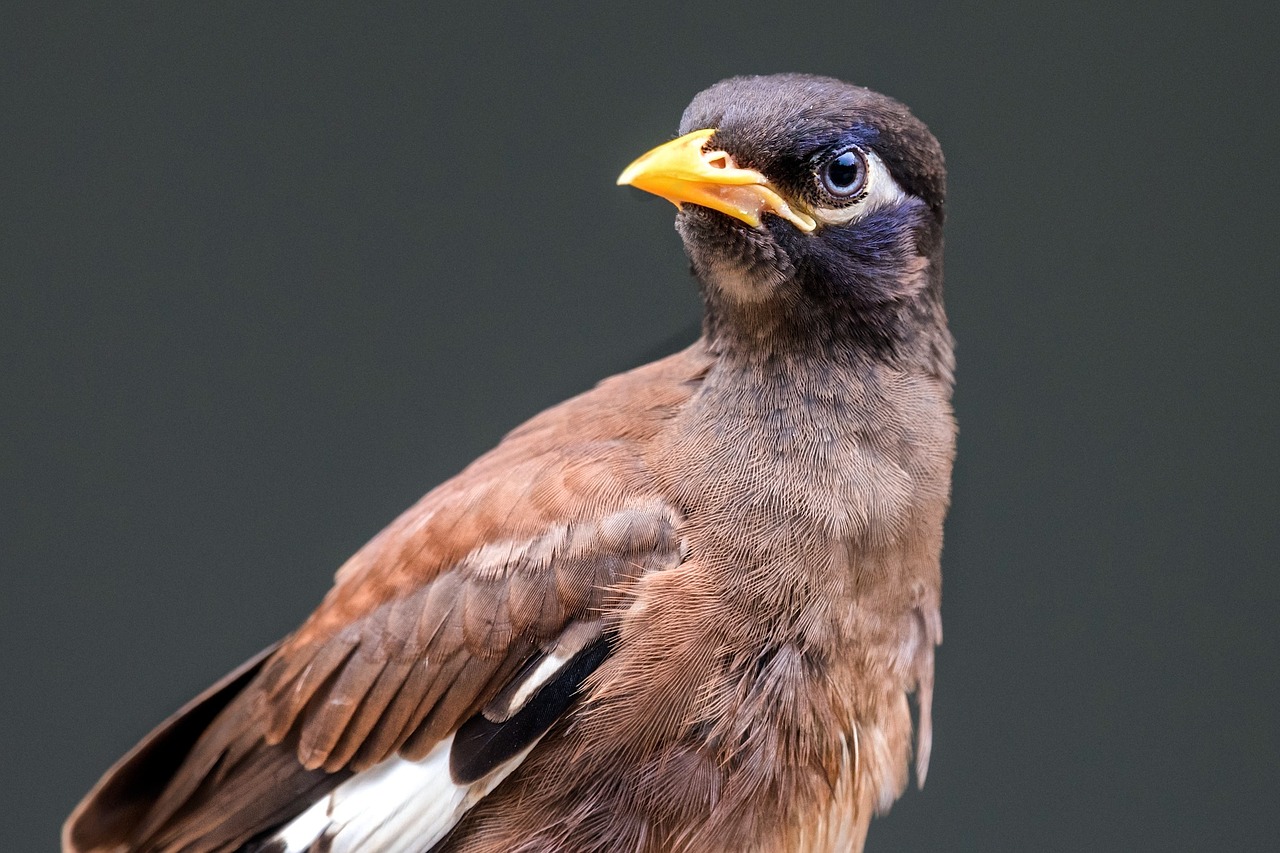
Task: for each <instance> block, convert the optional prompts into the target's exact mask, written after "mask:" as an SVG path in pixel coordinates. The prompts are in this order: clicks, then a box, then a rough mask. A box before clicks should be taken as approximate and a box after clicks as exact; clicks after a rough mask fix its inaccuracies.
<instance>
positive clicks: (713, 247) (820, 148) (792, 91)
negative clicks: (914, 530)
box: [618, 74, 950, 372]
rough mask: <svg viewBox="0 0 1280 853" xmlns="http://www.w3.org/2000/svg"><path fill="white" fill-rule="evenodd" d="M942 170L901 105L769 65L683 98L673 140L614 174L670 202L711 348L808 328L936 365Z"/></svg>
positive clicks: (756, 345) (933, 146)
mask: <svg viewBox="0 0 1280 853" xmlns="http://www.w3.org/2000/svg"><path fill="white" fill-rule="evenodd" d="M945 176H946V172H945V169H944V166H943V159H942V150H941V148H940V147H939V145H938V142H937V140H936V139H934V137H933V135H932V134H931V133H930V132H929V130H928V128H926V127H925V126H924V124H923V123H921V122H920V121H919V120H917V119H916V118H915V117H914V116H912V115H911V113H910V111H908V110H907V108H906V107H905V106H903V105H902V104H900V103H898V102H897V101H895V100H893V99H891V98H888V97H886V96H884V95H880V94H877V93H876V92H872V91H870V90H868V89H864V88H862V87H859V86H852V85H850V84H847V83H843V82H841V81H839V80H834V79H831V78H827V77H814V76H809V75H800V74H783V75H774V76H766V77H735V78H731V79H729V80H724V81H722V82H720V83H717V84H716V85H714V86H712V87H711V88H709V89H707V90H705V91H703V92H701V93H699V94H698V95H697V96H696V97H695V98H694V99H693V102H692V103H691V104H690V105H689V107H688V109H686V110H685V113H684V117H683V119H682V121H681V123H680V135H679V136H678V138H676V139H674V140H672V141H670V142H667V143H665V144H663V145H660V146H658V147H657V148H655V149H653V150H652V151H649V152H648V153H647V154H644V155H643V156H641V157H640V158H639V159H637V160H636V161H635V162H634V163H632V164H631V165H630V166H628V167H627V169H626V170H625V171H624V172H623V173H622V175H621V176H620V177H619V178H618V183H619V184H630V185H632V186H635V187H637V188H639V189H643V190H647V191H649V192H652V193H655V194H657V195H659V196H662V197H663V198H666V199H668V200H670V201H672V202H674V203H675V204H676V205H677V207H679V209H680V210H679V214H678V215H677V219H676V228H677V230H678V231H679V233H680V236H681V238H682V239H683V240H684V244H685V250H686V251H687V253H688V255H689V259H690V261H691V262H692V266H693V272H694V275H695V276H696V277H697V278H698V280H699V281H700V282H701V284H702V287H703V292H704V298H705V299H706V301H707V331H708V336H709V338H711V339H712V343H713V344H715V343H717V342H719V343H720V345H722V346H725V347H729V346H732V345H733V343H734V341H735V340H736V341H737V342H739V343H743V344H746V345H747V349H749V350H751V351H755V352H760V351H762V350H771V351H772V350H776V349H778V348H779V347H787V346H790V345H801V346H804V347H806V348H811V347H812V345H813V340H814V338H815V337H816V338H818V339H820V340H822V341H825V342H826V343H828V344H829V345H830V346H831V347H832V348H835V349H837V350H839V349H856V350H858V351H860V352H866V351H867V350H868V349H870V350H872V351H876V352H879V353H881V354H883V355H885V356H888V357H900V356H907V355H914V356H920V357H924V358H926V359H928V360H936V359H938V358H941V359H942V360H943V361H944V362H949V358H950V352H949V350H950V346H949V341H940V340H934V341H928V340H923V339H922V333H924V332H936V333H937V334H942V335H944V336H945V329H942V323H943V317H942V307H941V280H942V222H943V201H944V196H945V193H946V186H945ZM939 330H941V331H939ZM744 336H745V337H744ZM936 336H937V335H936V334H934V335H924V337H936ZM914 344H918V345H920V346H923V347H924V349H925V351H919V350H920V346H916V345H914ZM939 346H941V347H942V349H945V350H946V352H945V353H940V352H938V351H937V350H938V348H939ZM935 367H936V368H940V369H942V370H943V371H944V372H949V365H941V364H940V365H935Z"/></svg>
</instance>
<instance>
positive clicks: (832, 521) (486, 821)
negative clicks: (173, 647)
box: [62, 74, 957, 853]
mask: <svg viewBox="0 0 1280 853" xmlns="http://www.w3.org/2000/svg"><path fill="white" fill-rule="evenodd" d="M618 183H619V184H620V185H626V186H631V187H633V188H637V189H640V190H644V191H646V192H649V193H652V194H654V195H657V196H659V197H661V198H664V199H666V200H668V201H670V202H673V203H674V204H675V205H676V208H677V210H676V214H675V224H676V231H677V232H678V234H679V237H680V238H681V241H682V242H683V246H684V249H685V252H686V254H687V256H688V260H689V264H690V270H691V272H692V277H693V279H694V280H695V281H696V284H697V287H698V289H699V292H700V294H701V297H702V301H703V306H704V317H703V324H702V331H701V335H700V337H699V338H698V339H697V340H696V341H695V342H694V343H693V344H692V345H690V346H688V347H687V348H685V349H683V350H681V351H679V352H676V353H674V354H672V355H670V356H667V357H665V358H661V359H659V360H657V361H654V362H652V363H650V364H647V365H644V366H641V367H638V368H636V369H633V370H631V371H629V372H625V373H622V374H619V375H616V376H613V377H611V378H608V379H605V380H604V381H602V382H601V383H599V384H598V385H597V386H595V387H594V388H592V389H591V390H588V391H586V392H585V393H582V394H580V395H579V396H576V397H573V398H571V399H569V400H567V401H566V402H563V403H561V404H559V405H556V406H554V407H552V408H550V409H547V410H546V411H544V412H542V413H540V414H538V415H536V416H534V417H533V418H532V419H530V420H529V421H527V422H526V423H524V424H523V425H521V426H519V427H517V428H516V429H514V430H513V431H511V432H510V433H509V434H507V435H506V436H505V437H504V438H503V439H502V440H501V441H500V442H499V443H498V444H497V445H496V446H495V447H494V448H493V449H492V450H490V451H489V452H487V453H485V454H484V455H482V456H480V457H479V458H478V459H477V460H476V461H475V462H473V463H472V464H471V465H470V466H468V467H467V468H465V469H464V470H463V471H462V472H461V473H459V474H458V475H456V476H455V477H453V478H452V479H450V480H447V481H446V482H444V483H443V484H441V485H439V486H438V487H436V488H434V489H433V490H431V491H430V492H428V493H427V494H426V496H425V497H423V498H422V499H421V500H420V501H419V502H418V503H417V504H416V505H414V506H412V507H411V508H410V509H408V510H407V511H406V512H405V513H404V514H402V515H401V516H400V517H399V518H397V519H396V520H394V521H393V522H392V523H391V524H390V525H389V526H388V527H386V528H385V529H384V530H382V531H381V532H380V533H378V534H377V535H376V536H374V538H373V539H372V540H370V541H369V542H368V543H367V544H366V545H365V546H364V547H362V548H361V549H360V550H359V551H358V552H357V553H356V554H355V555H354V556H352V557H351V558H350V560H348V561H347V562H346V563H345V564H343V565H342V566H341V568H340V569H339V570H338V572H337V574H336V577H335V581H334V585H333V587H332V589H331V590H330V591H329V593H328V594H327V595H326V596H325V598H324V599H323V601H322V602H321V603H320V605H319V606H318V608H317V609H316V610H315V611H314V612H313V613H312V614H311V615H310V616H309V617H308V618H307V619H306V620H305V621H304V622H303V623H302V625H301V626H300V627H299V628H297V630H296V631H294V632H293V633H292V634H290V635H288V636H287V637H285V638H284V639H282V640H281V641H279V642H278V643H276V644H274V645H272V646H271V647H269V648H267V649H265V650H264V651H263V652H261V653H260V654H259V655H257V656H255V657H254V658H252V659H251V660H249V661H247V662H246V663H245V664H244V665H242V666H241V667H240V668H238V669H236V670H235V671H233V672H231V673H230V674H229V675H227V676H226V677H225V678H223V679H222V680H221V681H219V682H218V683H216V684H214V685H213V686H212V687H210V688H209V689H208V690H207V691H205V692H204V693H202V694H201V695H200V696H198V697H196V698H195V699H194V700H192V701H191V702H190V703H189V704H188V705H186V706H185V707H183V708H182V709H181V710H179V711H178V712H177V713H176V714H175V715H174V716H172V717H171V718H169V719H168V720H167V721H165V722H164V723H162V724H161V725H160V726H159V727H157V728H156V729H155V730H154V731H153V732H152V733H151V734H150V735H148V736H147V737H146V738H145V739H144V740H143V741H142V742H141V743H140V744H139V745H138V746H136V747H135V748H134V749H133V750H132V751H131V752H130V753H128V754H127V755H126V756H125V757H124V758H122V759H121V760H120V761H119V762H118V763H117V764H116V765H115V766H114V767H112V768H111V769H110V770H109V771H107V773H106V774H105V775H104V776H103V777H102V779H101V781H99V782H98V784H97V786H96V787H94V788H93V789H92V791H91V792H90V793H89V794H88V795H87V796H86V797H85V798H84V799H83V800H82V801H81V802H80V804H79V805H78V806H77V807H76V808H75V810H74V811H73V812H72V814H71V815H70V817H69V818H68V819H67V821H66V823H65V824H64V827H63V835H62V845H63V850H64V851H65V853H123V851H135V852H136V853H176V851H185V853H208V851H242V853H302V851H317V852H318V851H329V853H428V851H431V853H482V852H483V853H497V851H503V853H512V851H521V852H522V853H534V851H570V852H571V853H574V852H576V851H582V852H583V853H588V852H589V851H601V852H602V851H639V852H640V853H646V851H655V852H656V851H685V852H686V853H693V852H694V851H697V852H698V853H704V852H705V853H720V852H721V851H723V853H727V852H728V851H813V853H818V851H831V852H832V853H834V851H841V852H842V853H843V851H850V850H853V851H857V850H862V849H863V846H864V844H865V841H866V836H867V832H868V826H869V823H870V821H871V819H872V816H873V815H874V814H878V813H883V812H884V811H885V810H887V809H888V808H889V806H890V805H891V804H892V803H893V802H894V801H895V799H896V798H898V797H899V796H900V795H901V794H902V793H903V792H904V791H905V789H906V787H907V785H908V783H909V780H910V777H911V775H912V765H913V756H914V773H915V776H916V778H917V781H918V783H919V784H921V785H923V782H924V778H925V774H926V770H927V768H928V764H929V757H930V748H931V743H932V724H931V707H932V696H933V687H934V658H935V647H936V646H937V644H938V643H940V642H941V638H942V626H941V617H940V606H941V568H940V566H941V549H942V538H943V524H944V519H945V516H946V513H947V509H948V506H949V504H950V495H951V468H952V464H953V460H954V456H955V441H956V429H957V428H956V422H955V418H954V414H953V410H952V406H951V396H952V389H953V385H954V364H955V361H954V355H953V353H954V341H953V338H952V335H951V333H950V331H949V329H948V325H947V320H946V314H945V310H944V305H943V297H942V279H943V264H942V258H943V224H944V220H945V196H946V169H945V165H944V161H943V156H942V150H941V148H940V146H939V143H938V142H937V140H936V138H935V137H934V136H933V134H932V133H931V132H930V131H929V130H928V128H927V127H926V126H925V124H924V123H922V122H921V121H920V120H919V119H917V118H915V117H914V116H913V114H912V113H911V112H910V110H909V109H908V108H907V107H906V106H904V105H903V104H902V103H900V102H898V101H896V100H894V99H892V98H890V97H888V96H885V95H881V94H879V93H876V92H874V91H871V90H869V89H866V88H863V87H860V86H855V85H852V84H849V83H845V82H842V81H840V80H837V79H833V78H829V77H821V76H813V75H805V74H775V75H764V76H740V77H732V78H729V79H726V80H723V81H721V82H719V83H716V84H714V85H712V86H711V87H709V88H707V89H705V90H704V91H702V92H700V93H699V94H697V95H696V96H695V97H694V98H693V100H692V102H691V103H690V104H689V106H688V108H687V109H686V110H685V112H684V114H683V117H682V119H681V121H680V125H679V129H678V132H677V134H676V135H675V136H674V138H671V139H670V140H669V141H667V142H665V143H662V144H660V145H658V146H657V147H656V148H653V149H652V150H650V151H649V152H648V153H647V154H644V155H643V156H641V157H640V158H639V159H637V160H636V161H635V162H634V163H632V164H631V165H630V166H628V167H627V168H626V169H625V171H623V173H622V174H621V176H620V177H619V178H618ZM913 697H914V701H912V700H913ZM913 706H914V712H913Z"/></svg>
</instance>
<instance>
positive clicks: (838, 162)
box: [818, 148, 867, 199]
mask: <svg viewBox="0 0 1280 853" xmlns="http://www.w3.org/2000/svg"><path fill="white" fill-rule="evenodd" d="M818 178H819V180H820V181H821V183H822V188H823V189H824V190H825V191H826V192H827V193H828V194H829V195H831V196H833V197H835V198H840V199H845V198H852V197H853V196H856V195H857V194H858V193H860V192H862V190H863V189H864V188H865V187H866V185H867V155H865V154H863V153H862V151H860V150H859V149H857V148H849V149H846V150H844V151H842V152H840V153H839V154H837V155H836V156H834V157H832V158H831V159H830V160H828V161H826V162H825V163H823V164H822V166H821V168H819V169H818Z"/></svg>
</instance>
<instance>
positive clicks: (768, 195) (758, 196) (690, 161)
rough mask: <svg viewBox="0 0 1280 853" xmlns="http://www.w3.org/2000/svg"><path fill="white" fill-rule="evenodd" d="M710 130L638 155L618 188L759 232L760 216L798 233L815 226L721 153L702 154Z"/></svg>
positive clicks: (756, 176)
mask: <svg viewBox="0 0 1280 853" xmlns="http://www.w3.org/2000/svg"><path fill="white" fill-rule="evenodd" d="M714 134H715V129H714V128H709V129H706V130H695V131H694V132H693V133H686V134H685V135H684V136H681V137H680V138H679V139H673V140H671V141H670V142H667V143H665V144H663V145H659V146H658V147H657V148H655V149H653V150H652V151H650V152H648V153H647V154H642V155H640V157H639V159H637V160H636V161H635V162H634V163H632V164H631V165H630V166H628V167H627V168H626V169H624V170H623V171H622V174H621V175H619V176H618V186H625V185H627V184H630V185H631V186H633V187H635V188H636V189H640V190H644V191H646V192H651V193H653V194H654V195H659V196H662V197H663V198H665V199H666V200H667V201H669V202H671V203H673V204H674V205H675V206H676V207H679V206H680V205H682V204H685V203H688V204H698V205H701V206H703V207H709V208H711V209H712V210H718V211H720V212H721V213H724V214H727V215H728V216H732V217H734V218H735V219H740V220H742V221H743V222H745V223H747V224H748V225H750V226H752V227H754V228H759V227H760V216H761V215H762V214H764V213H773V214H776V215H777V216H780V217H782V218H783V219H785V220H787V221H788V222H790V223H791V224H792V225H794V226H795V227H796V228H799V229H800V230H801V231H804V232H806V233H807V232H809V231H812V230H813V229H814V228H815V227H817V223H816V222H815V221H814V219H813V217H811V216H808V215H806V214H804V213H800V212H798V211H795V210H792V209H791V206H790V205H788V204H787V202H786V200H784V199H783V198H782V196H780V195H778V192H777V190H775V189H774V188H773V187H771V186H769V182H768V181H767V180H765V177H764V175H762V174H760V173H759V172H757V171H755V170H754V169H739V168H738V167H737V166H735V165H734V162H733V158H732V157H730V156H729V155H728V153H726V152H724V151H704V150H703V148H704V147H705V146H706V144H707V140H708V139H710V138H711V137H712V136H713V135H714Z"/></svg>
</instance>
